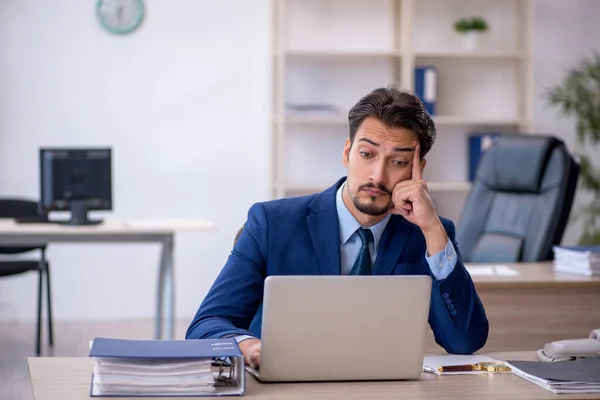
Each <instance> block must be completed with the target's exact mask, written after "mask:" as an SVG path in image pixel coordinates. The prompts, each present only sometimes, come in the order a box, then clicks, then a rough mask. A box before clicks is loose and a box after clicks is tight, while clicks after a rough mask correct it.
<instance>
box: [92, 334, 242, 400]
mask: <svg viewBox="0 0 600 400" xmlns="http://www.w3.org/2000/svg"><path fill="white" fill-rule="evenodd" d="M89 356H90V357H95V358H102V359H114V360H118V359H121V360H123V359H131V360H133V359H135V360H140V361H141V362H144V361H146V362H145V363H144V364H145V365H152V364H153V363H156V362H157V361H161V360H166V361H175V362H179V361H181V362H182V363H184V362H189V361H193V360H210V361H211V362H214V361H215V362H216V361H224V360H227V362H228V363H229V364H230V365H231V368H232V376H233V377H234V378H235V379H234V383H235V384H231V385H223V386H220V387H217V386H216V385H215V389H216V392H208V393H206V394H204V393H195V394H193V395H186V394H181V395H180V394H173V395H172V396H174V397H175V396H180V397H186V396H224V395H229V396H234V395H238V396H239V395H242V394H243V393H244V391H245V387H246V382H245V370H244V357H243V355H242V352H241V351H240V348H239V346H238V344H237V342H236V341H235V339H198V340H129V339H111V338H96V339H94V341H93V344H92V347H91V349H90V354H89ZM136 362H137V361H136ZM230 382H231V380H230ZM91 386H92V387H91V388H90V396H91V397H103V396H107V397H120V396H121V395H106V394H100V395H98V394H94V393H93V392H92V391H93V387H94V375H93V374H92V385H91ZM126 396H128V397H129V396H134V397H135V396H150V397H153V395H148V394H139V395H136V394H133V395H132V394H130V393H128V394H127V395H126ZM161 396H165V395H164V394H161Z"/></svg>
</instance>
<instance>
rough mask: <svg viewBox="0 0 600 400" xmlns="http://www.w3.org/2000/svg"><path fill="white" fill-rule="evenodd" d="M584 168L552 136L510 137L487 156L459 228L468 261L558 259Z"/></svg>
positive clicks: (480, 167)
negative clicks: (558, 247) (556, 253)
mask: <svg viewBox="0 0 600 400" xmlns="http://www.w3.org/2000/svg"><path fill="white" fill-rule="evenodd" d="M578 176H579V165H578V163H577V162H576V161H575V160H574V159H573V157H572V156H571V155H570V154H569V152H568V151H567V149H566V147H565V145H564V143H563V142H562V141H560V140H559V139H557V138H555V137H552V136H538V135H506V136H501V137H500V138H499V139H498V141H497V142H496V143H495V144H494V145H492V146H491V147H490V148H488V149H487V150H486V151H485V153H484V154H483V155H482V157H481V160H480V162H479V165H478V167H477V174H476V177H475V180H474V182H473V185H472V188H471V191H470V192H469V194H468V196H467V200H466V203H465V206H464V209H463V211H462V213H461V217H460V220H459V223H458V224H457V241H458V246H459V248H460V252H461V255H462V259H463V261H465V262H473V263H477V262H482V263H490V262H528V261H529V262H534V261H544V260H550V259H552V246H553V245H557V244H560V242H561V240H562V236H563V233H564V230H565V227H566V225H567V221H568V219H569V214H570V212H571V206H572V204H573V198H574V195H575V189H576V186H577V180H578Z"/></svg>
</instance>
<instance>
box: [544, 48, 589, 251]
mask: <svg viewBox="0 0 600 400" xmlns="http://www.w3.org/2000/svg"><path fill="white" fill-rule="evenodd" d="M546 99H547V101H548V102H549V104H550V105H552V106H556V107H558V108H559V109H560V111H561V112H562V114H564V115H568V116H572V117H574V118H575V126H576V131H577V140H576V142H577V145H579V147H580V148H583V149H585V150H586V153H587V154H591V153H592V152H595V154H596V156H595V157H593V158H592V160H590V158H589V157H588V156H587V155H586V154H581V153H578V154H577V155H578V156H579V163H580V173H579V181H580V184H581V187H582V189H584V191H586V192H588V193H589V194H590V196H589V200H588V203H587V204H586V205H585V206H584V207H582V208H581V209H580V210H579V212H578V213H577V214H578V215H576V217H583V231H582V233H581V237H580V238H579V243H580V244H581V245H598V244H600V170H598V169H595V168H594V165H593V159H594V158H595V159H596V161H598V160H599V159H600V157H598V156H597V154H598V150H597V149H596V145H598V143H600V55H599V54H597V53H596V54H594V55H592V56H591V57H588V58H586V59H583V60H582V61H581V62H580V63H579V64H578V65H577V66H575V67H573V68H571V69H569V70H568V71H567V74H566V76H565V77H564V79H563V81H562V82H560V83H559V84H557V85H555V86H554V87H552V88H550V89H549V90H548V91H547V93H546Z"/></svg>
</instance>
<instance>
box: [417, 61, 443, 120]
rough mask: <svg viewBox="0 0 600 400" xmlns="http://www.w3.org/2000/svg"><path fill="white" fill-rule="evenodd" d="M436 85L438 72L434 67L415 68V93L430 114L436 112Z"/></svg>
mask: <svg viewBox="0 0 600 400" xmlns="http://www.w3.org/2000/svg"><path fill="white" fill-rule="evenodd" d="M437 85H438V73H437V69H436V68H435V67H433V66H423V67H417V68H416V69H415V94H416V95H417V97H418V98H419V99H421V101H422V102H423V104H424V105H425V109H426V110H427V112H428V113H429V115H431V116H433V115H435V112H436V101H437V91H438V90H437V89H438V87H437Z"/></svg>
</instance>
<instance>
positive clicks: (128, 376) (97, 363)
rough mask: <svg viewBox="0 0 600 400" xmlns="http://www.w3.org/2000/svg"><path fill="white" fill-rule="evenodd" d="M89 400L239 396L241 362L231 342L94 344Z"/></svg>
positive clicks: (104, 341)
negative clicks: (93, 399) (135, 397)
mask: <svg viewBox="0 0 600 400" xmlns="http://www.w3.org/2000/svg"><path fill="white" fill-rule="evenodd" d="M90 357H92V358H94V370H93V374H92V382H91V388H90V396H92V397H104V396H109V397H120V396H165V397H168V396H180V397H183V396H220V395H242V394H243V393H244V390H245V374H244V359H243V356H242V353H241V351H240V349H239V346H238V344H237V342H236V341H235V340H234V339H199V340H128V339H112V338H96V339H94V341H93V343H92V346H91V349H90Z"/></svg>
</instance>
